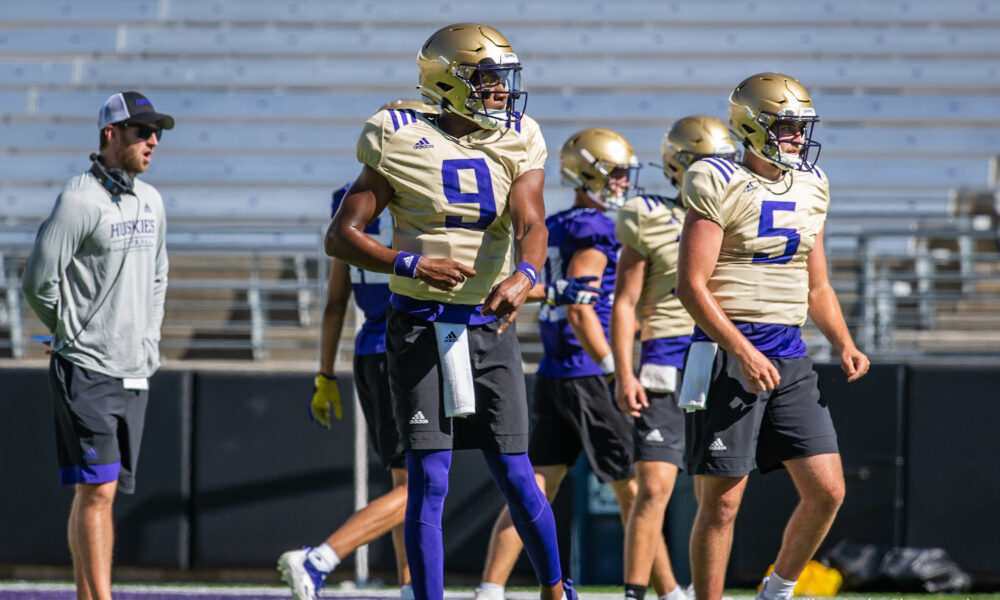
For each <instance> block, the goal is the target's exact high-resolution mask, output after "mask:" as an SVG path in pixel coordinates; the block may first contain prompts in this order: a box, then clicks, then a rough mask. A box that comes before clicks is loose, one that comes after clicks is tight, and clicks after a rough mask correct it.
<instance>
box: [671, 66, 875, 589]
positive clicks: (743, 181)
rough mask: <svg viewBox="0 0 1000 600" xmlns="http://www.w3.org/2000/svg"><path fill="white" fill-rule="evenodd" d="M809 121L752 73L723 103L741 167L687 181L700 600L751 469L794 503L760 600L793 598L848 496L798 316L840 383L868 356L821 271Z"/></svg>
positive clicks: (722, 567)
mask: <svg viewBox="0 0 1000 600" xmlns="http://www.w3.org/2000/svg"><path fill="white" fill-rule="evenodd" d="M818 121H819V118H818V116H817V113H816V110H815V108H814V107H813V103H812V100H811V99H810V97H809V93H808V92H807V91H806V89H805V88H804V87H803V86H802V84H800V83H799V82H798V81H796V80H795V79H794V78H792V77H789V76H787V75H782V74H780V73H760V74H757V75H753V76H751V77H748V78H747V79H745V80H744V81H743V82H741V83H740V84H739V85H738V86H737V87H736V89H735V90H734V91H733V93H732V94H731V95H730V97H729V128H730V130H731V131H732V133H733V135H734V136H735V137H736V139H737V140H738V141H740V142H741V143H742V144H743V147H744V149H745V152H744V154H743V159H742V161H741V162H740V163H735V162H732V161H729V160H726V159H724V158H705V159H702V160H700V161H698V162H696V163H695V164H693V165H692V166H691V168H689V169H688V171H687V173H686V174H685V175H684V182H683V191H682V195H683V199H684V202H685V205H686V206H687V207H688V211H687V217H686V219H685V221H684V229H683V232H682V234H681V242H680V256H679V259H678V260H679V262H678V274H677V296H678V297H679V298H680V299H681V302H682V303H683V304H684V307H685V308H686V309H687V310H688V312H689V313H690V314H691V316H692V317H694V320H695V323H696V325H697V327H696V328H695V331H694V334H693V336H692V344H691V347H690V349H689V350H688V355H687V359H686V361H685V364H684V382H683V385H682V386H681V392H680V403H681V406H682V407H684V408H685V409H686V410H689V411H694V414H691V415H689V416H688V437H687V449H688V467H689V468H690V469H691V472H692V473H694V474H695V492H696V495H697V496H698V498H699V505H698V513H697V516H696V517H695V522H694V526H693V529H692V531H691V544H690V553H691V571H692V575H693V578H694V588H695V592H696V593H697V597H698V598H699V599H705V598H713V599H718V598H720V597H721V596H722V589H723V583H724V581H725V572H726V564H727V562H728V560H729V552H730V548H731V544H732V535H733V523H734V521H735V519H736V513H737V511H738V509H739V505H740V501H741V499H742V495H743V491H744V489H745V487H746V481H747V475H748V474H749V473H750V471H751V470H752V469H753V468H754V467H756V468H758V469H760V471H761V472H762V473H766V472H768V471H771V470H774V469H778V468H782V467H784V468H786V469H787V470H788V472H789V474H790V475H791V477H792V480H793V481H794V482H795V487H796V489H797V490H798V493H799V495H800V501H799V504H798V506H797V507H796V509H795V511H794V512H793V513H792V516H791V518H790V520H789V522H788V525H787V527H786V528H785V534H784V537H783V539H782V545H781V549H780V550H779V552H778V556H777V559H776V560H775V567H774V572H773V574H772V575H771V577H770V578H769V579H767V580H765V583H764V585H763V588H762V589H761V592H760V594H759V596H758V597H760V598H764V599H766V600H772V599H774V598H790V597H791V596H792V590H793V588H794V587H795V582H796V579H797V578H798V576H799V574H800V573H801V572H802V570H803V568H804V567H805V565H806V563H807V562H808V561H809V559H810V558H811V557H812V555H813V554H814V553H815V551H816V549H817V548H818V547H819V545H820V542H822V540H823V538H824V537H825V536H826V533H827V531H828V530H829V528H830V525H831V524H832V523H833V519H834V517H835V516H836V514H837V510H838V508H839V507H840V504H841V502H842V501H843V497H844V475H843V470H842V467H841V462H840V454H839V453H838V448H837V438H836V432H835V431H834V428H833V423H832V421H831V419H830V413H829V410H828V409H827V404H826V401H825V400H824V399H823V398H822V397H821V396H820V392H819V389H818V388H817V385H816V381H817V376H816V372H815V371H814V370H813V367H812V363H811V362H810V360H809V357H808V355H807V353H806V347H805V344H804V343H803V340H802V335H801V330H800V327H801V325H802V323H803V322H805V319H806V316H807V314H808V316H810V317H811V318H812V320H813V322H814V323H815V324H816V326H817V327H818V328H819V330H820V331H821V332H822V333H823V335H824V336H826V338H827V339H828V340H829V341H830V343H831V344H832V345H833V348H834V349H835V350H836V352H837V354H838V355H839V357H840V361H841V368H842V369H843V370H844V372H845V373H846V374H847V380H848V381H855V380H857V379H858V378H860V377H862V376H863V375H864V374H865V373H867V371H868V367H869V361H868V358H867V357H866V356H865V355H864V354H863V353H861V352H860V351H859V350H858V349H857V347H855V345H854V342H853V340H852V339H851V334H850V332H849V331H848V329H847V325H846V324H845V322H844V317H843V314H842V313H841V310H840V304H839V302H838V301H837V297H836V295H835V293H834V291H833V288H832V287H831V286H830V282H829V279H828V277H827V266H826V255H825V253H824V250H823V227H824V222H825V220H826V215H827V209H828V207H829V204H830V191H829V190H830V188H829V182H828V181H827V178H826V175H825V174H824V173H823V171H821V170H820V169H819V168H818V167H817V166H816V158H817V156H818V154H819V149H820V145H819V143H818V142H816V141H815V140H813V135H812V134H813V127H814V125H815V124H816V123H817V122H818Z"/></svg>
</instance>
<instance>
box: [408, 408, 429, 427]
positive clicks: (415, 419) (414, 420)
mask: <svg viewBox="0 0 1000 600" xmlns="http://www.w3.org/2000/svg"><path fill="white" fill-rule="evenodd" d="M428 423H430V421H428V420H427V417H425V416H424V411H422V410H418V411H417V412H416V413H415V414H414V415H413V416H412V417H410V425H426V424H428Z"/></svg>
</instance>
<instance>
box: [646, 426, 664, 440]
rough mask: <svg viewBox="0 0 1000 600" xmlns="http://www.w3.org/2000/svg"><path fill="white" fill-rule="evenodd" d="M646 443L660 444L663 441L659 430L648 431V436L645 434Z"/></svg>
mask: <svg viewBox="0 0 1000 600" xmlns="http://www.w3.org/2000/svg"><path fill="white" fill-rule="evenodd" d="M646 441H647V442H662V441H663V434H662V433H660V430H659V429H654V430H652V431H650V432H649V433H648V434H646Z"/></svg>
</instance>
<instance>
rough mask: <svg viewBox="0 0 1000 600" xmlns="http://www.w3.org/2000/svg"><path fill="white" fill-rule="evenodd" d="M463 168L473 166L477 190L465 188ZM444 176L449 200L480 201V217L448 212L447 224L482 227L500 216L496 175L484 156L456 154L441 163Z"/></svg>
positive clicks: (462, 226) (469, 227)
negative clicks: (461, 175) (460, 178)
mask: <svg viewBox="0 0 1000 600" xmlns="http://www.w3.org/2000/svg"><path fill="white" fill-rule="evenodd" d="M461 169H472V170H473V171H474V172H475V173H476V188H477V189H476V191H475V192H465V193H463V192H462V188H461V186H460V185H459V182H458V172H459V170H461ZM441 178H442V180H443V182H444V196H445V198H447V199H448V203H449V204H478V205H479V218H478V219H477V220H475V221H471V222H467V221H463V220H462V217H461V216H459V215H448V216H447V217H445V219H444V224H445V226H446V227H461V228H464V229H478V230H480V231H482V230H483V229H486V228H487V227H489V226H490V223H492V222H493V221H494V219H496V218H497V205H496V201H495V200H494V198H493V178H492V177H490V168H489V166H487V164H486V159H484V158H456V159H449V160H445V161H444V162H443V163H442V164H441Z"/></svg>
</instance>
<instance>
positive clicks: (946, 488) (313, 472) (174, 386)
mask: <svg viewBox="0 0 1000 600" xmlns="http://www.w3.org/2000/svg"><path fill="white" fill-rule="evenodd" d="M818 370H819V372H820V385H821V387H822V389H823V392H824V396H825V397H826V398H828V399H829V400H830V402H831V411H832V413H833V415H834V419H835V421H836V423H837V429H838V432H839V437H840V446H841V450H842V456H843V461H844V468H845V474H846V477H847V486H848V489H847V500H846V501H845V504H844V506H843V508H842V510H841V512H840V515H839V516H838V519H837V521H836V523H835V524H834V527H833V530H832V531H831V533H830V536H829V538H828V540H827V542H826V544H825V546H824V547H830V546H832V545H833V544H835V543H836V542H838V541H840V540H842V539H849V540H851V541H855V542H870V543H878V544H885V545H894V546H903V545H906V546H916V547H931V546H936V547H943V548H945V549H946V550H947V551H948V552H949V554H950V555H951V556H952V557H953V558H954V559H955V560H956V562H958V563H959V564H960V565H961V566H962V567H963V568H965V569H966V570H968V571H970V572H971V573H972V574H973V575H974V576H975V577H976V578H977V582H979V583H980V584H987V583H988V582H992V583H994V584H995V583H997V582H1000V565H998V563H997V562H996V561H995V560H994V559H993V557H996V556H997V555H1000V537H998V536H995V535H986V533H987V531H988V530H989V529H990V528H991V527H992V526H991V525H990V523H993V524H995V517H994V514H995V508H994V506H993V505H994V503H995V500H996V498H1000V466H998V465H997V462H996V460H995V459H996V457H997V456H1000V438H998V437H997V436H995V435H992V432H991V431H990V430H989V429H988V428H989V427H991V426H992V424H994V423H996V422H1000V404H997V403H996V402H994V401H993V396H994V394H995V390H996V389H997V388H998V387H1000V369H997V368H979V367H963V366H935V367H927V366H922V365H876V366H875V367H873V369H872V371H871V373H870V374H869V375H868V377H866V378H865V379H863V380H862V381H861V382H859V383H857V384H852V385H850V387H848V385H847V384H846V383H845V382H844V378H843V375H842V374H841V373H840V370H839V367H838V366H837V365H819V366H818ZM532 380H533V376H531V375H529V376H528V381H527V385H528V386H529V389H531V386H532V384H533V381H532ZM340 384H341V386H342V395H343V397H345V398H350V397H351V394H350V389H351V378H350V375H349V374H342V376H341V378H340ZM310 386H311V383H310V381H309V378H308V377H303V376H302V375H301V374H289V373H245V372H218V371H187V370H163V371H161V372H160V373H158V374H157V375H156V376H155V377H154V378H153V381H152V384H151V391H150V404H149V412H148V415H147V426H146V431H145V437H144V439H143V449H142V456H141V461H140V469H139V473H138V484H137V490H138V491H137V493H136V494H135V495H133V496H126V495H120V496H119V499H118V501H117V502H116V509H115V518H116V522H117V526H118V529H117V541H116V564H118V565H122V566H138V567H171V568H178V569H195V568H197V569H221V568H237V567H239V568H254V567H272V566H273V565H274V561H275V559H276V557H277V555H278V554H279V553H280V552H282V551H283V550H286V549H288V548H293V547H296V546H299V545H301V544H303V543H307V544H315V543H318V542H319V541H320V540H321V539H322V538H324V537H325V536H326V535H327V534H328V533H329V531H331V530H332V529H333V528H335V527H336V526H338V525H339V524H340V523H342V522H343V521H344V520H345V519H346V518H347V517H348V516H349V515H350V514H351V512H352V503H353V492H352V487H351V486H352V473H351V469H352V447H353V435H352V430H351V423H352V411H353V410H354V405H353V403H351V402H347V403H346V406H345V411H344V412H345V414H344V419H343V420H341V421H335V422H334V427H333V430H332V431H326V430H323V429H321V428H319V427H317V426H315V425H314V424H312V423H310V422H309V420H308V418H307V415H306V402H305V399H306V398H308V397H309V396H310V394H311V391H312V390H311V387H310ZM0 404H2V407H3V411H4V415H5V418H4V419H3V420H2V422H0V457H3V458H2V459H0V460H2V461H3V464H4V466H5V470H6V476H7V481H8V485H5V486H2V488H0V511H2V513H0V514H4V515H7V517H5V519H4V525H3V533H2V536H0V537H2V540H3V543H2V544H0V566H3V565H60V566H62V565H68V564H69V553H68V550H67V548H66V542H65V539H66V538H65V517H66V515H67V514H68V510H69V503H70V500H71V498H72V490H71V489H69V488H66V487H61V486H59V484H58V471H57V468H56V455H55V445H54V433H53V427H52V409H51V407H50V403H49V392H48V384H47V373H46V371H45V370H44V369H2V370H0ZM370 458H371V457H370ZM371 462H372V464H371V465H370V486H371V493H372V496H373V497H374V496H376V495H379V494H381V493H383V492H384V491H386V490H387V480H388V477H387V475H386V474H384V472H383V471H382V470H381V468H380V466H379V465H377V464H375V463H374V459H373V458H371ZM452 471H453V474H452V477H451V490H450V494H449V497H448V502H447V504H446V510H445V515H444V529H445V552H446V556H445V564H446V565H447V567H448V570H449V572H451V573H453V574H454V576H455V577H461V578H462V579H463V580H464V579H468V580H469V581H475V579H476V577H477V576H478V574H479V572H480V570H481V568H482V560H483V557H484V555H485V552H486V541H487V538H488V535H489V530H490V527H491V525H492V522H493V518H494V517H495V515H496V514H497V512H498V511H499V509H500V507H501V499H500V496H499V494H498V493H496V490H495V488H494V487H493V483H492V481H491V480H490V478H489V475H488V473H487V471H486V470H485V469H483V468H482V462H481V459H480V458H479V456H478V455H477V453H474V452H466V453H457V454H456V460H455V463H454V465H453V469H452ZM571 473H572V475H571V477H572V478H573V479H575V481H573V480H571V481H567V482H566V483H565V484H564V488H563V489H564V494H562V495H561V496H562V497H561V498H560V499H559V501H558V502H557V504H556V515H557V519H558V522H559V528H560V531H561V533H562V535H563V539H561V546H562V548H563V555H564V565H565V566H566V567H567V568H569V567H570V565H571V564H572V565H573V566H574V567H573V568H574V570H579V571H582V572H574V573H573V575H574V576H575V577H577V578H578V579H581V580H583V582H585V583H610V584H614V583H618V582H619V581H620V577H621V557H620V554H619V553H617V552H616V551H615V550H612V549H616V548H620V547H621V546H620V544H621V541H620V540H621V537H620V536H621V534H620V527H618V526H617V516H616V515H613V514H607V512H606V511H605V512H601V511H600V510H597V511H593V512H592V507H593V506H594V504H595V503H594V502H593V501H591V502H588V501H587V499H586V498H584V496H586V495H587V494H588V493H589V492H588V486H587V485H584V484H583V479H582V477H586V476H587V475H586V469H585V468H582V469H581V468H580V466H579V465H578V467H577V468H575V469H573V470H572V471H571ZM574 495H575V496H576V498H573V496H574ZM796 497H797V496H796V493H795V490H794V487H793V486H792V484H791V481H790V479H789V478H788V476H787V474H786V473H784V472H779V473H775V474H770V475H768V476H767V477H766V479H765V478H762V477H760V476H759V475H756V474H755V475H752V476H751V479H750V483H749V487H748V492H747V494H746V500H745V502H744V506H743V510H742V512H741V514H740V517H739V519H738V522H737V530H736V536H735V543H734V547H733V556H732V562H731V567H730V579H731V581H730V585H745V584H752V583H756V582H757V581H759V579H760V576H761V574H762V573H763V571H764V570H765V569H766V568H767V566H768V563H769V561H770V560H771V559H772V558H773V556H774V554H775V552H776V550H777V548H778V545H779V544H780V540H781V533H782V527H783V524H784V520H785V519H786V518H787V515H788V514H789V513H790V511H791V510H792V508H793V506H794V504H795V502H796ZM694 507H695V505H694V499H693V495H692V494H691V486H690V485H689V482H688V481H687V478H686V477H684V476H682V477H681V480H680V482H679V485H678V489H677V492H676V493H675V495H674V498H673V500H672V501H671V506H670V508H669V509H668V515H667V519H666V521H665V533H666V535H667V536H668V537H667V539H668V542H669V543H670V544H671V546H672V547H673V548H674V551H673V553H672V559H673V562H674V563H675V568H676V570H677V572H678V578H679V579H680V580H682V581H687V580H689V577H690V576H689V570H688V566H687V561H686V551H685V548H686V542H685V540H686V537H687V533H688V531H689V527H690V518H691V516H692V515H693V511H694ZM574 512H575V513H576V515H575V517H574ZM574 528H575V529H576V534H577V535H576V537H577V540H576V542H575V543H571V537H573V536H571V535H570V533H569V532H570V530H572V529H574ZM571 546H576V547H579V548H580V549H582V553H583V554H584V555H585V556H584V557H582V558H580V557H578V558H577V559H576V560H575V561H574V562H571V561H570V558H569V554H570V552H569V550H570V547H571ZM595 548H602V549H606V550H602V551H601V553H602V554H604V553H606V556H601V555H599V554H598V553H597V552H595V550H594V549H595ZM371 550H372V552H371V561H372V568H373V570H375V571H380V572H386V573H391V572H392V570H393V558H392V552H391V546H390V545H389V542H388V541H387V540H380V541H379V542H376V543H375V544H373V545H372V547H371ZM820 553H822V550H821V552H820ZM345 566H346V567H348V568H346V569H344V568H342V570H341V571H340V572H341V573H344V574H345V575H346V574H348V573H350V572H351V571H350V570H349V567H350V560H348V562H347V564H346V565H345ZM530 574H531V571H530V566H529V565H528V563H527V561H526V560H524V559H523V558H522V560H521V561H520V562H519V563H518V568H517V570H516V571H515V578H516V579H520V580H523V581H527V580H528V579H529V578H530Z"/></svg>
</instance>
